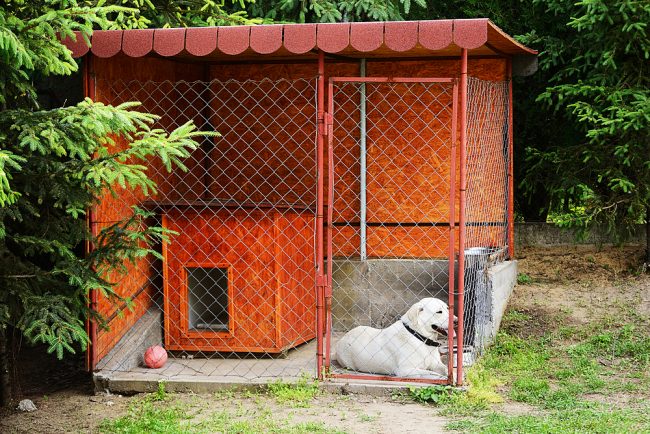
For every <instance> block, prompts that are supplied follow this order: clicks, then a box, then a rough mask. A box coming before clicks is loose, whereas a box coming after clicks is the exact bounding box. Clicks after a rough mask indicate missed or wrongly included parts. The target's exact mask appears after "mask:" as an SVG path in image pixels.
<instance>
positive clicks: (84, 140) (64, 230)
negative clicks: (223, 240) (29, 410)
mask: <svg viewBox="0 0 650 434" xmlns="http://www.w3.org/2000/svg"><path fill="white" fill-rule="evenodd" d="M120 14H122V15H123V16H124V15H127V16H129V15H132V14H137V11H134V10H132V9H124V8H118V7H98V8H97V7H85V6H82V5H80V3H77V2H76V1H75V0H61V1H47V2H39V1H35V2H25V1H20V0H19V1H11V2H9V3H6V4H5V5H4V6H0V107H1V112H0V389H2V393H0V401H1V402H2V404H7V403H8V401H9V399H10V390H9V377H8V371H9V367H8V362H7V361H8V358H7V354H6V352H7V351H8V349H7V340H6V331H7V330H8V327H12V328H14V330H18V331H19V332H21V333H22V334H23V336H24V337H25V338H26V339H27V340H28V341H29V342H32V343H44V344H46V345H47V348H48V350H47V351H48V352H50V353H55V354H56V355H57V356H58V357H59V358H61V357H63V355H64V353H66V352H70V353H74V352H77V351H79V350H84V349H85V348H86V346H87V344H88V336H87V334H86V330H85V327H84V321H85V319H87V318H91V319H92V320H94V321H99V322H101V318H100V317H99V316H98V315H97V313H96V312H92V311H90V310H89V308H88V294H89V292H90V290H96V291H101V293H103V294H105V295H107V296H108V297H109V298H111V297H112V299H113V300H114V301H115V302H121V301H123V300H119V297H118V296H117V295H116V294H115V293H114V292H113V282H111V281H110V280H109V278H108V277H107V276H110V275H111V272H114V271H116V270H117V272H119V271H120V270H122V269H124V267H125V264H126V263H128V261H134V260H136V259H137V258H140V257H142V256H143V255H148V254H153V255H157V253H156V252H155V251H154V250H152V249H151V247H150V246H152V244H153V243H155V242H158V241H160V240H161V239H162V238H164V237H165V233H164V232H163V230H162V229H161V228H160V227H155V226H147V225H145V224H144V219H146V218H147V217H148V215H149V214H148V213H147V212H146V211H143V210H141V209H138V208H134V209H133V212H132V213H130V214H129V215H125V216H124V218H123V220H122V221H120V222H118V223H115V224H113V225H112V226H110V227H107V228H105V229H103V230H101V231H100V232H99V233H98V234H95V235H93V234H92V233H91V232H90V231H89V229H88V226H87V224H86V216H87V210H88V209H89V208H90V207H91V206H92V205H93V204H96V203H97V202H98V200H99V198H100V197H101V196H102V195H104V194H111V191H112V189H113V188H115V187H116V186H119V187H121V188H129V189H140V190H142V192H144V193H145V194H152V193H154V192H155V189H156V185H155V183H154V182H153V181H152V180H151V179H149V177H148V173H147V170H146V166H145V165H144V164H143V163H144V162H145V161H146V160H148V159H150V158H160V159H161V161H163V162H164V163H165V164H166V167H167V169H168V170H171V169H172V168H174V170H178V169H180V170H182V169H184V165H183V159H184V158H185V157H187V156H188V155H189V153H190V152H191V150H192V149H195V148H196V147H197V146H198V144H197V142H196V141H195V139H196V138H197V136H198V135H200V134H201V133H200V132H198V131H196V129H195V127H194V125H193V124H192V123H187V124H185V125H183V126H181V127H179V128H178V129H176V130H175V131H172V132H169V133H167V132H165V131H162V130H159V129H154V128H153V127H152V125H153V124H154V122H155V120H156V116H154V115H151V114H147V113H142V112H139V111H137V110H136V109H137V106H138V103H136V102H133V103H127V104H122V105H120V106H117V107H112V106H107V105H104V104H101V103H98V102H94V101H91V100H89V99H86V100H84V101H82V102H81V103H79V104H77V105H73V106H69V107H62V108H56V109H52V110H43V109H41V108H40V107H39V106H38V102H37V95H36V90H35V87H34V80H35V79H36V77H39V76H40V77H48V76H57V75H58V76H60V75H68V74H72V73H74V72H75V71H77V70H78V64H77V63H76V61H75V60H74V59H73V58H72V56H71V53H70V52H69V50H68V49H67V48H66V47H65V46H64V45H63V44H62V43H61V38H65V37H69V38H75V33H74V32H75V31H79V32H81V37H83V38H84V39H85V40H86V41H88V38H89V36H90V34H91V32H92V30H93V28H110V27H115V26H116V25H118V24H119V23H118V24H116V23H115V21H112V20H111V19H110V18H111V17H113V18H114V17H116V16H119V15H120ZM118 138H119V140H121V141H122V142H127V143H128V145H127V146H126V147H125V148H124V149H122V150H119V151H115V149H117V148H115V147H113V146H112V145H113V144H114V143H115V141H116V140H117V139H118ZM120 148H122V147H120ZM86 243H89V244H90V245H93V246H94V249H93V250H92V252H91V253H90V254H84V249H83V246H84V244H86ZM113 274H114V273H113ZM127 301H128V300H127Z"/></svg>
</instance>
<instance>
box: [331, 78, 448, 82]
mask: <svg viewBox="0 0 650 434" xmlns="http://www.w3.org/2000/svg"><path fill="white" fill-rule="evenodd" d="M329 79H330V81H332V82H334V83H338V82H351V83H453V82H454V80H455V78H438V77H428V78H417V77H330V78H329Z"/></svg>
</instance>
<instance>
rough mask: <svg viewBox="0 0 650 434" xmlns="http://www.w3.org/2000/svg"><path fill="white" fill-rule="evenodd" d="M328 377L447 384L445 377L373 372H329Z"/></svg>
mask: <svg viewBox="0 0 650 434" xmlns="http://www.w3.org/2000/svg"><path fill="white" fill-rule="evenodd" d="M329 377H330V378H341V379H347V380H375V381H401V382H408V383H424V384H448V382H449V380H447V379H440V380H438V379H433V378H410V377H390V376H387V375H373V374H330V376H329Z"/></svg>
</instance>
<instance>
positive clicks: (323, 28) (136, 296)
mask: <svg viewBox="0 0 650 434" xmlns="http://www.w3.org/2000/svg"><path fill="white" fill-rule="evenodd" d="M66 43H67V44H68V46H69V47H70V48H71V50H72V51H73V53H74V55H75V57H82V56H83V57H84V68H85V87H86V89H85V90H86V95H87V96H89V97H90V98H92V99H94V100H97V101H101V102H104V103H109V104H117V103H121V102H125V101H132V100H138V101H141V102H142V103H143V110H146V111H148V112H152V113H155V114H158V115H159V116H161V118H160V120H159V121H158V122H157V125H156V126H157V127H159V128H163V129H167V130H171V129H173V128H174V127H176V126H178V125H180V124H182V123H184V122H185V121H188V120H194V121H195V123H196V125H197V127H198V128H199V129H202V130H208V131H217V132H219V133H220V134H221V137H219V138H215V139H212V138H211V139H206V140H204V141H203V143H202V144H201V147H200V148H198V149H197V150H195V151H194V152H193V154H192V156H191V158H189V159H188V161H187V162H186V166H187V171H180V170H174V171H173V172H172V173H167V172H166V171H165V170H163V167H164V165H163V164H162V162H160V161H157V160H155V159H154V160H152V161H149V162H148V163H147V164H148V170H149V173H150V174H151V176H152V178H153V180H154V181H156V183H157V184H158V193H157V195H156V196H155V197H153V198H151V197H145V196H144V195H143V194H142V193H141V192H135V193H127V192H125V191H123V190H121V189H120V188H119V187H117V188H116V192H117V195H116V196H111V195H107V196H106V197H105V198H104V199H103V200H102V201H101V203H100V204H98V206H96V207H95V208H94V209H93V210H92V213H91V216H90V223H91V227H92V229H93V231H95V232H97V231H98V230H101V228H103V227H105V226H106V225H109V224H112V223H113V222H116V221H119V220H120V219H121V218H123V217H124V216H127V215H129V213H130V209H131V206H133V205H138V206H146V207H148V208H149V209H152V210H154V211H155V212H156V213H157V216H158V217H157V218H158V219H159V223H161V224H162V225H163V226H164V227H165V228H167V229H169V230H171V231H172V233H171V235H170V239H169V242H168V243H166V244H164V246H162V247H161V250H162V251H163V256H164V258H165V261H164V263H163V264H161V263H160V262H158V261H155V260H154V259H153V258H143V259H141V260H139V261H138V262H137V263H136V264H135V265H130V266H129V267H130V268H129V273H128V274H127V275H123V276H114V277H115V279H116V280H118V281H119V282H118V285H117V286H116V291H117V293H118V294H120V295H121V296H123V297H126V298H130V299H132V300H133V302H134V303H133V308H132V309H131V310H124V312H123V314H118V313H117V311H118V310H122V309H121V308H122V307H123V306H118V307H117V308H116V307H115V306H114V305H113V304H112V303H111V302H110V301H109V300H106V299H104V298H103V297H101V296H100V295H99V294H96V293H94V294H91V298H92V304H93V306H94V307H95V308H96V309H97V310H98V311H99V312H100V313H101V314H103V315H104V316H105V317H106V318H108V322H109V329H107V330H98V329H97V328H96V327H94V325H92V324H91V327H90V335H91V340H92V346H91V349H90V351H91V354H90V366H96V364H97V362H98V361H100V360H102V359H103V358H105V357H106V356H107V355H108V354H109V353H110V352H111V351H112V350H113V348H114V347H115V346H116V345H117V344H118V343H119V342H120V341H123V340H124V339H127V338H128V336H126V335H127V332H128V331H129V329H131V328H132V327H134V325H136V323H137V322H138V321H139V320H140V319H141V318H142V317H143V315H144V313H145V312H147V311H151V310H153V309H158V308H159V307H161V306H164V342H165V345H166V346H167V348H168V349H171V350H178V351H200V352H203V353H205V354H207V353H210V352H222V353H229V352H246V353H258V352H263V353H278V352H281V351H284V350H286V349H287V348H292V347H295V346H297V345H300V344H301V343H303V342H306V341H308V340H310V339H313V338H314V337H317V338H318V349H317V356H316V357H317V360H318V367H319V369H318V372H319V375H320V373H321V369H320V368H322V363H324V360H325V358H326V356H324V355H323V354H324V353H325V352H326V351H325V349H324V348H323V346H324V345H325V344H324V343H323V338H324V337H325V336H326V335H327V333H328V319H327V318H328V312H329V309H331V297H332V275H331V269H332V262H333V261H334V260H335V259H336V258H337V257H345V258H355V259H360V260H366V259H369V258H375V259H387V258H391V259H394V258H397V259H407V260H412V259H422V260H426V259H435V258H441V259H447V260H449V262H450V280H449V285H450V287H451V286H453V285H454V281H453V278H454V266H453V264H454V261H455V259H456V257H458V258H459V259H460V258H462V257H463V255H464V253H463V252H464V248H465V245H466V244H465V242H466V240H467V239H469V238H466V237H465V235H466V234H469V235H468V236H471V233H472V230H473V229H472V228H474V227H482V228H487V229H485V230H484V231H483V235H482V236H484V241H483V242H484V243H485V245H489V246H497V247H501V248H505V247H506V246H507V248H509V249H510V254H512V247H513V242H512V236H513V227H514V226H513V205H512V192H513V183H512V141H511V137H512V136H511V134H510V133H511V128H512V119H511V115H512V110H511V100H510V101H498V103H494V102H490V103H489V104H493V107H492V106H490V107H488V108H487V111H489V112H490V113H491V115H492V118H493V119H492V120H493V121H494V122H493V123H494V125H496V127H495V130H494V138H490V137H479V136H480V134H479V132H478V128H481V127H480V126H477V127H476V130H475V131H472V129H471V128H468V127H467V122H466V121H467V116H468V114H469V115H470V116H471V115H472V112H471V111H469V112H468V110H467V107H468V102H467V98H468V96H467V77H468V74H469V75H471V76H472V77H475V78H476V79H479V80H483V81H485V82H499V83H503V84H504V86H505V87H504V89H505V90H506V92H502V93H501V94H500V95H508V93H507V89H508V86H509V84H508V80H510V78H511V77H512V75H513V72H514V73H515V74H517V73H519V74H526V73H530V72H533V71H534V69H535V67H536V57H535V51H533V50H530V49H528V48H526V47H524V46H522V45H521V44H519V43H517V42H516V41H515V40H513V39H512V38H511V37H509V36H508V35H506V34H504V33H503V32H502V31H501V30H500V29H498V28H497V27H496V26H494V25H493V24H492V23H491V22H490V21H489V20H487V19H477V20H439V21H419V22H387V23H337V24H286V25H263V26H235V27H218V28H217V27H211V28H190V29H155V30H154V29H152V30H123V31H122V30H115V31H99V32H95V33H94V35H93V37H92V47H91V48H89V47H87V46H86V45H85V44H84V43H83V40H82V39H81V38H78V40H77V41H76V42H72V41H69V40H68V41H66ZM330 79H331V80H330ZM337 80H338V81H337ZM346 80H347V82H348V83H351V84H352V85H354V86H356V87H355V88H354V89H355V90H354V92H356V93H355V94H354V96H351V97H350V98H348V99H341V100H336V101H335V99H336V96H335V93H336V92H340V93H339V94H338V95H343V96H345V92H343V91H342V90H341V89H343V85H342V84H343V83H345V82H346ZM355 80H356V81H355ZM373 80H374V81H373ZM413 83H420V84H422V85H423V87H422V88H423V89H430V90H431V89H433V90H431V93H428V94H423V93H418V92H413V91H412V86H411V85H412V84H413ZM357 84H359V86H357ZM361 84H363V86H361ZM409 86H410V87H409ZM371 89H372V90H373V92H370V90H371ZM422 95H424V96H422ZM348 96H349V95H348ZM361 101H363V110H361V109H359V106H360V105H361ZM332 110H338V113H339V114H341V113H343V114H344V115H345V116H343V115H341V116H338V115H337V113H332ZM372 113H381V116H376V117H375V118H373V117H372ZM366 115H368V116H367V119H366ZM337 116H338V117H337ZM362 120H363V122H362ZM360 124H363V127H362V128H361V130H360V131H363V132H358V131H357V128H358V126H359V125H360ZM477 125H479V124H477ZM362 136H363V144H360V137H362ZM366 140H367V142H368V143H370V144H371V145H372V146H370V147H369V148H368V149H367V152H366V149H365V148H364V146H365V143H366V142H365V141H366ZM472 140H474V141H475V142H476V143H477V144H478V145H477V146H478V147H479V148H482V149H483V150H485V151H490V152H492V153H494V154H499V155H500V157H499V164H500V166H499V167H498V170H497V169H495V167H496V166H495V167H492V166H490V165H491V164H492V163H491V162H489V161H487V160H486V161H487V162H486V164H485V165H484V167H482V168H481V171H476V172H475V176H474V177H473V178H472V179H471V180H470V181H471V182H469V183H468V184H467V191H466V189H465V188H464V187H465V184H463V183H464V182H465V179H464V178H463V176H464V175H463V173H464V172H463V171H464V170H465V168H466V167H469V166H465V165H463V162H464V160H463V158H465V157H466V155H465V156H463V154H462V152H461V151H459V150H460V149H465V145H466V143H467V142H468V141H472ZM121 146H123V142H120V141H119V140H118V142H117V144H116V150H119V149H120V147H121ZM362 149H363V151H362ZM427 153H429V154H431V156H426V154H427ZM328 154H329V155H328ZM477 161H481V156H480V155H479V156H477ZM468 170H469V169H468ZM358 173H362V175H357V174H358ZM433 178H435V179H434V180H433V181H432V179H433ZM488 184H490V185H495V184H498V185H499V186H500V187H499V188H500V191H499V193H498V194H492V193H491V192H490V191H488V189H487V186H488ZM461 185H463V188H462V189H461ZM470 191H471V192H473V193H471V194H476V195H477V197H478V196H481V197H483V200H484V202H483V203H482V204H481V206H482V208H481V210H479V211H476V212H474V214H472V215H471V216H469V218H470V220H473V221H470V222H469V223H467V222H466V221H465V218H466V217H467V216H466V215H465V208H464V205H465V195H466V194H470ZM432 192H433V193H435V195H432ZM434 196H435V197H434ZM145 202H146V203H145ZM366 205H369V206H367V207H366ZM461 227H462V228H463V230H461V229H460V228H461ZM465 228H467V229H466V230H465ZM470 238H471V237H470ZM462 272H463V270H460V271H459V273H462ZM163 274H164V275H163ZM206 279H207V280H209V281H210V282H211V283H210V287H209V288H206V287H201V288H199V287H198V286H200V285H198V283H197V282H201V281H203V280H206ZM456 283H457V284H459V286H461V287H462V284H463V279H462V275H459V276H456ZM197 285H198V286H197ZM449 293H450V304H452V302H453V300H451V297H452V295H451V294H452V293H453V291H449ZM206 294H209V295H210V298H211V302H210V303H202V302H201V300H202V299H203V298H204V297H205V296H206ZM344 302H349V303H353V302H354V300H348V301H344ZM201 304H202V305H203V307H201ZM211 306H212V307H211ZM461 316H462V314H461ZM125 336H126V337H125Z"/></svg>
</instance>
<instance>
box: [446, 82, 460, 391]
mask: <svg viewBox="0 0 650 434" xmlns="http://www.w3.org/2000/svg"><path fill="white" fill-rule="evenodd" d="M451 110H452V112H451V152H450V154H451V157H450V161H449V255H448V261H449V285H448V295H449V297H448V300H449V301H448V304H449V324H448V326H447V327H448V328H447V330H453V329H454V319H453V318H454V292H455V291H454V289H455V288H454V287H455V275H454V274H455V262H456V261H455V259H456V234H455V232H456V151H457V146H456V140H457V138H458V137H457V133H458V122H457V117H458V84H457V83H454V89H453V97H452V109H451ZM447 339H448V342H447V345H448V348H449V351H448V356H447V369H448V370H449V382H450V383H453V381H454V350H453V349H454V334H453V333H447Z"/></svg>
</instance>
